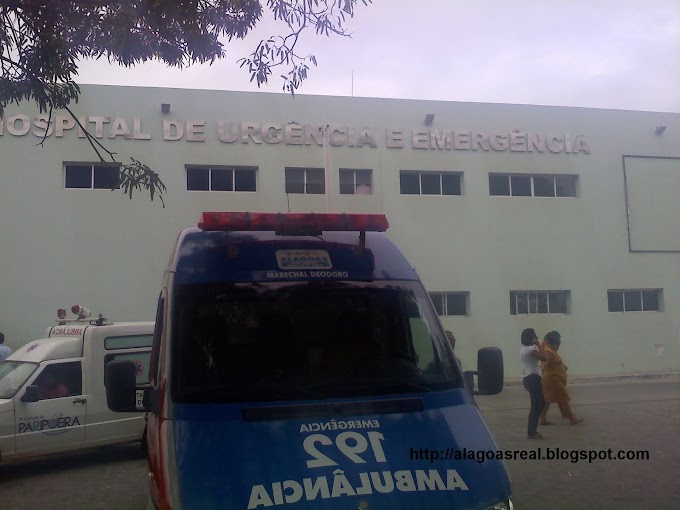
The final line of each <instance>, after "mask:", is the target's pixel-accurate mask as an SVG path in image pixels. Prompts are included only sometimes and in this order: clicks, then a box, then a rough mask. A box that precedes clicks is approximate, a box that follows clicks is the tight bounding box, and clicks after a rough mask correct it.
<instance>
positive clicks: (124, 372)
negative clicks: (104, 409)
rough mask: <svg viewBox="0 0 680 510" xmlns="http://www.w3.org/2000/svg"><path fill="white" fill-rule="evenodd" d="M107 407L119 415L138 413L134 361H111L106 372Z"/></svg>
mask: <svg viewBox="0 0 680 510" xmlns="http://www.w3.org/2000/svg"><path fill="white" fill-rule="evenodd" d="M104 385H105V386H106V405H107V406H108V407H109V409H110V410H111V411H114V412H118V413H126V412H138V410H137V376H136V370H135V364H134V362H132V361H129V360H126V361H111V362H109V363H108V364H107V365H106V369H105V371H104Z"/></svg>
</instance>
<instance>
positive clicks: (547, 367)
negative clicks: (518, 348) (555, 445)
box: [540, 331, 583, 425]
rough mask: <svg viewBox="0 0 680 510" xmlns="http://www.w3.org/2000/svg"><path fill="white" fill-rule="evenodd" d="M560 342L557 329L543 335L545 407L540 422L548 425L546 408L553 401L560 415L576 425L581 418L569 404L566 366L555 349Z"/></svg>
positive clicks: (542, 367)
mask: <svg viewBox="0 0 680 510" xmlns="http://www.w3.org/2000/svg"><path fill="white" fill-rule="evenodd" d="M561 343H562V338H561V336H560V334H559V333H558V332H557V331H551V332H550V333H548V334H547V335H545V342H544V344H545V348H544V350H543V354H544V355H545V361H544V362H543V363H542V366H541V369H542V371H543V379H542V383H543V397H544V398H545V408H544V409H543V413H541V418H540V423H541V424H542V425H550V422H548V421H547V419H546V418H547V414H548V408H549V407H550V404H551V403H553V402H554V403H555V404H557V405H558V407H559V408H560V411H561V412H562V417H563V418H567V419H568V420H569V421H570V422H571V424H572V425H578V424H579V423H581V422H582V421H583V418H578V417H577V416H576V415H575V414H574V411H573V410H572V409H571V406H570V405H569V401H570V400H571V397H570V396H569V392H568V391H567V367H566V366H565V365H564V363H563V362H562V358H561V357H560V355H559V354H557V351H558V350H559V348H560V344H561Z"/></svg>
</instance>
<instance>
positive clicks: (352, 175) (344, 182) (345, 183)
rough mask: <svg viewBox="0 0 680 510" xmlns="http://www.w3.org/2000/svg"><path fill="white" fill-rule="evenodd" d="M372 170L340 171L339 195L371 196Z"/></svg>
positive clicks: (343, 169)
mask: <svg viewBox="0 0 680 510" xmlns="http://www.w3.org/2000/svg"><path fill="white" fill-rule="evenodd" d="M372 180H373V170H351V169H349V168H341V169H340V194H341V195H371V194H372V192H373V183H372Z"/></svg>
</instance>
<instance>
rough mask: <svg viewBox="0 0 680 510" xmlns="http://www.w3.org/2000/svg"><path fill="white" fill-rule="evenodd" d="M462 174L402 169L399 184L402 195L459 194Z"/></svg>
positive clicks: (460, 192)
mask: <svg viewBox="0 0 680 510" xmlns="http://www.w3.org/2000/svg"><path fill="white" fill-rule="evenodd" d="M461 181H462V174H460V173H454V172H412V171H402V172H401V173H400V175H399V184H400V189H401V194H402V195H461V194H462V186H461Z"/></svg>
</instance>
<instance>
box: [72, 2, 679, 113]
mask: <svg viewBox="0 0 680 510" xmlns="http://www.w3.org/2000/svg"><path fill="white" fill-rule="evenodd" d="M263 4H265V5H266V2H264V0H263ZM286 29H287V27H286V26H285V25H281V24H280V22H275V21H274V20H273V19H272V18H271V16H266V17H263V19H262V20H261V22H260V23H259V24H258V26H257V27H256V29H255V30H254V31H253V32H251V33H250V34H249V35H248V36H247V37H246V38H245V39H244V40H238V41H232V42H231V43H229V44H228V45H227V46H226V48H227V56H226V58H224V59H222V60H220V61H217V62H216V63H214V64H213V65H212V66H210V65H207V64H206V65H198V64H196V65H194V66H191V67H189V68H186V69H181V70H180V69H173V68H168V67H166V66H165V65H163V64H160V63H157V62H153V63H147V64H144V65H139V66H136V67H134V68H132V69H125V68H123V67H119V66H114V65H110V64H109V63H108V61H107V60H106V59H101V60H99V61H85V62H81V63H80V66H79V67H80V71H79V77H78V78H77V81H78V82H79V83H97V84H111V85H138V86H154V87H176V88H190V89H215V90H239V91H257V90H260V91H263V92H273V93H284V92H283V90H282V86H283V81H282V80H281V78H279V75H280V74H282V73H279V72H274V73H273V75H272V77H271V78H270V82H269V83H268V84H264V85H262V86H261V87H260V88H259V89H258V87H257V85H256V83H255V82H252V83H250V81H249V80H250V75H249V73H248V72H247V69H246V68H243V69H241V68H239V65H238V64H237V61H238V59H240V58H242V57H245V56H247V55H248V54H249V53H250V52H251V51H253V50H254V49H255V48H256V46H257V44H258V42H259V41H260V39H263V38H265V39H266V38H268V37H269V36H271V35H275V34H285V30H286ZM348 29H349V31H350V32H351V33H352V37H351V38H343V37H338V36H333V37H326V36H323V35H322V36H317V35H316V34H315V33H314V32H313V31H309V33H307V34H305V35H304V36H303V38H302V39H301V40H300V43H299V52H300V53H304V54H307V53H313V54H314V55H315V56H316V57H317V61H318V67H312V68H311V69H310V72H309V77H308V78H307V80H305V81H304V82H303V84H302V86H301V88H300V89H299V90H298V91H297V93H298V94H314V95H335V96H351V95H354V96H363V97H386V98H407V99H433V100H444V101H465V102H485V103H514V104H535V105H554V106H577V107H589V108H610V109H624V110H646V111H659V112H680V0H646V1H643V2H641V1H639V0H560V1H555V0H548V1H546V0H515V1H512V2H508V1H502V0H473V1H463V0H420V1H417V0H373V3H372V4H369V5H368V6H364V5H363V4H362V3H361V1H359V6H358V7H357V10H356V15H355V18H354V19H353V20H350V22H349V23H348Z"/></svg>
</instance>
